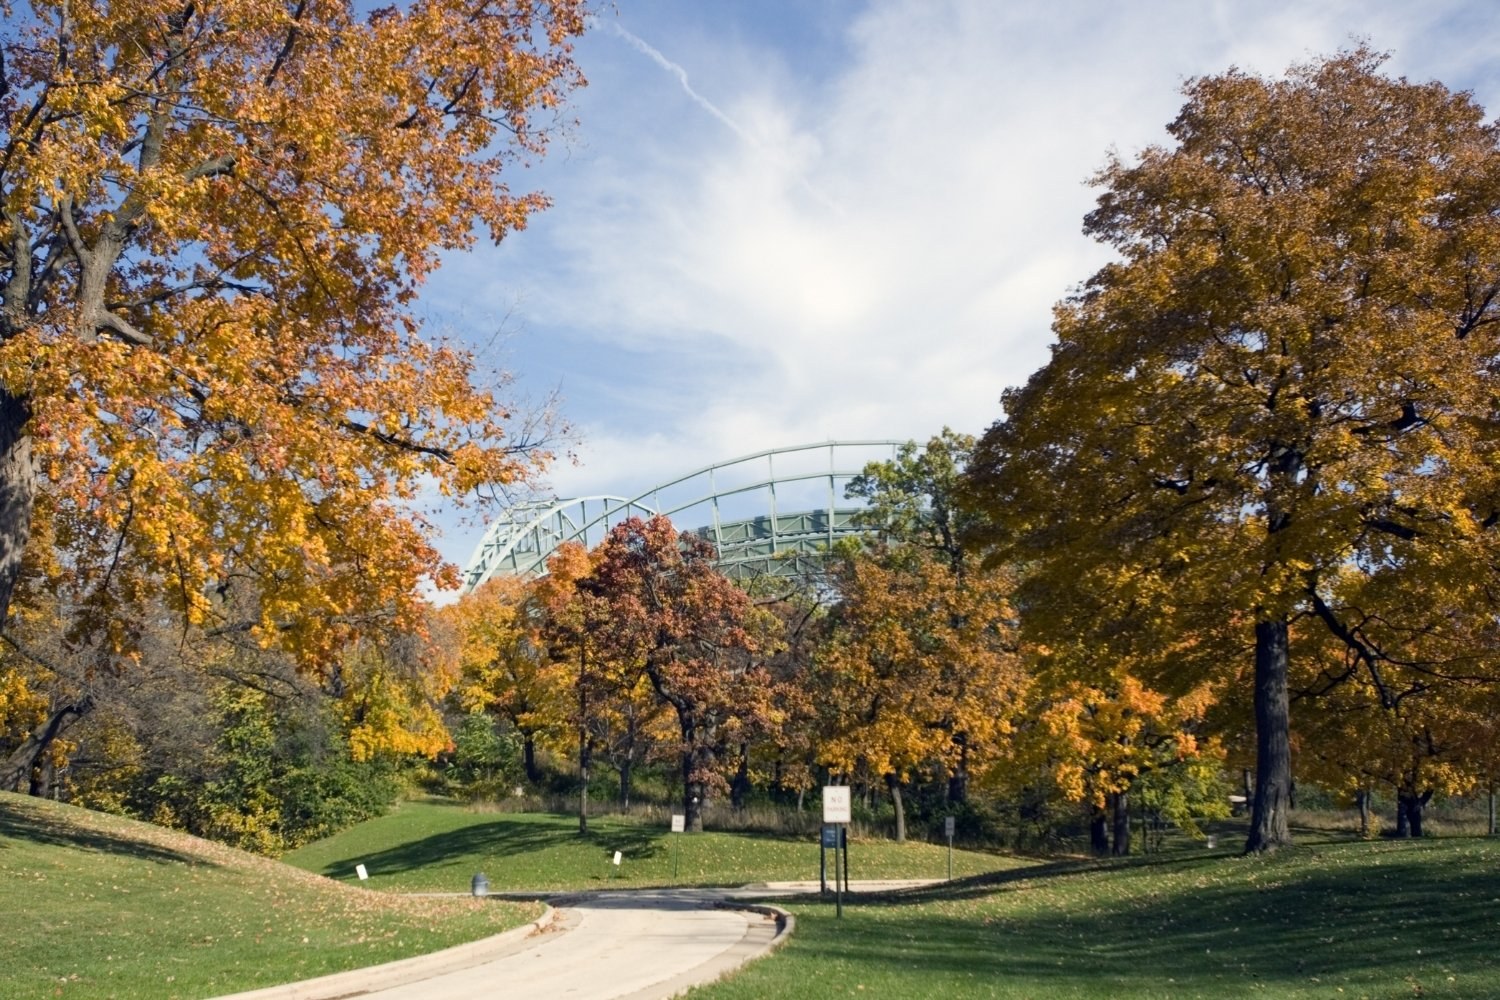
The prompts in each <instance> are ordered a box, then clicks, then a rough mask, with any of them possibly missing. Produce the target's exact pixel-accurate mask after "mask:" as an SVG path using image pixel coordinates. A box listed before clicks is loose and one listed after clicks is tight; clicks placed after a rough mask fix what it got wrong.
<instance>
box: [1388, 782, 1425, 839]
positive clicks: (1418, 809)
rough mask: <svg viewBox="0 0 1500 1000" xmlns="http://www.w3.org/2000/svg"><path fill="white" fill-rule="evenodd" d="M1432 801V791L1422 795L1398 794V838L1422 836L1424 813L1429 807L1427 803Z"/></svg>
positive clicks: (1411, 793) (1412, 793)
mask: <svg viewBox="0 0 1500 1000" xmlns="http://www.w3.org/2000/svg"><path fill="white" fill-rule="evenodd" d="M1431 801H1432V792H1431V790H1428V791H1426V792H1423V793H1422V794H1421V795H1418V794H1416V793H1415V792H1397V793H1396V836H1398V837H1420V836H1422V811H1423V810H1424V809H1425V808H1426V807H1427V803H1428V802H1431Z"/></svg>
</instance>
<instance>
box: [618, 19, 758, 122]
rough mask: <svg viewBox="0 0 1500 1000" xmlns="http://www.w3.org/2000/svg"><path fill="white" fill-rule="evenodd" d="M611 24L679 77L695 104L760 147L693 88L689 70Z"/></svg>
mask: <svg viewBox="0 0 1500 1000" xmlns="http://www.w3.org/2000/svg"><path fill="white" fill-rule="evenodd" d="M610 24H611V25H613V26H614V29H615V31H617V32H618V33H619V35H620V37H621V38H623V39H625V40H626V41H627V42H629V43H630V45H631V47H632V48H634V49H635V50H636V51H637V52H639V53H641V55H643V56H646V57H648V58H649V59H650V60H651V61H652V62H654V63H656V65H658V66H660V67H661V68H662V69H664V70H666V71H667V72H668V73H671V74H672V75H673V76H675V77H677V82H678V83H680V84H682V90H683V92H684V93H685V94H687V95H688V96H689V97H691V98H692V99H693V102H694V103H695V104H697V105H698V106H699V107H700V108H702V109H703V110H704V111H707V112H708V113H709V114H711V115H713V116H714V117H715V118H717V119H719V121H721V122H723V123H724V124H725V125H726V126H727V127H728V128H729V130H730V131H731V132H733V133H734V134H735V135H737V136H739V137H740V138H741V139H744V140H745V141H746V142H748V143H749V144H750V145H752V146H754V147H756V148H757V149H759V148H760V143H758V142H756V141H755V138H754V137H753V136H751V135H750V133H749V132H746V131H745V130H744V129H743V128H741V127H740V124H739V122H737V121H735V120H734V119H733V118H730V117H729V116H728V115H726V114H725V113H724V112H722V111H720V110H719V109H718V107H717V106H716V105H715V104H714V102H713V101H710V100H709V99H708V98H706V97H704V96H703V95H702V94H700V93H698V92H697V91H696V90H694V89H693V85H692V84H691V83H688V75H687V70H685V69H683V68H682V67H681V66H679V65H678V64H677V63H674V62H673V61H672V60H670V59H668V58H667V57H666V56H664V55H662V54H661V52H660V51H659V50H658V49H656V48H655V47H654V46H652V45H651V43H650V42H648V41H646V40H645V39H644V38H642V37H641V36H639V35H636V34H633V33H631V32H630V31H628V30H626V29H625V28H622V27H620V25H619V22H617V21H611V22H610Z"/></svg>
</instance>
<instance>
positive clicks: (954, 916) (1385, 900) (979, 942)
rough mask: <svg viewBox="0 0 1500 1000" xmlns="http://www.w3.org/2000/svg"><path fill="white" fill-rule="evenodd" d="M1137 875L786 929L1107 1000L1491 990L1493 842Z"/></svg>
mask: <svg viewBox="0 0 1500 1000" xmlns="http://www.w3.org/2000/svg"><path fill="white" fill-rule="evenodd" d="M1096 867H1098V866H1096ZM1155 868H1156V870H1147V869H1146V868H1145V867H1144V866H1139V867H1135V868H1125V867H1117V868H1115V869H1113V870H1099V871H1097V872H1096V871H1091V870H1090V868H1089V867H1088V866H1086V865H1084V864H1073V865H1053V866H1042V867H1040V868H1036V869H1030V870H1028V871H1026V872H1017V873H1009V872H1007V873H1000V874H998V875H994V876H985V877H984V878H982V879H970V880H966V882H965V883H961V884H949V885H948V886H945V887H937V888H933V889H928V890H924V891H920V892H907V893H901V894H890V895H887V896H884V897H880V898H870V897H866V896H863V895H861V896H859V897H857V898H856V899H851V900H849V901H847V902H846V903H845V906H846V907H849V908H853V910H854V911H856V912H861V919H858V920H846V921H844V922H843V923H842V924H841V925H836V922H835V921H833V920H831V919H829V914H828V912H827V909H828V908H827V907H824V908H823V909H822V910H816V911H814V912H812V913H807V912H806V911H805V910H804V909H803V908H801V907H796V908H797V909H798V910H799V912H798V920H799V925H798V934H799V936H800V937H801V938H802V942H801V943H802V944H804V945H806V946H810V947H811V948H812V949H814V950H816V949H820V948H822V949H829V950H836V951H837V952H838V954H839V956H840V958H841V959H844V960H846V961H848V962H850V963H852V964H853V965H854V966H855V967H857V968H858V967H864V966H869V967H871V968H879V967H882V966H885V967H888V968H890V969H892V970H893V971H894V970H897V969H907V968H911V967H921V968H923V969H925V970H929V971H931V972H934V973H937V974H940V975H946V976H951V977H952V978H953V979H954V981H955V982H958V981H962V980H964V978H965V977H977V978H978V980H979V981H981V982H983V981H985V980H986V979H987V978H989V977H994V979H995V980H1000V979H1003V980H1006V981H1008V982H1012V983H1015V982H1021V983H1028V984H1032V985H1034V986H1035V987H1036V991H1035V992H1036V995H1039V996H1050V995H1054V991H1055V993H1056V995H1068V996H1072V995H1075V994H1074V992H1070V991H1073V990H1075V989H1081V988H1082V984H1084V983H1090V984H1093V986H1091V987H1090V989H1093V988H1096V987H1097V986H1099V985H1100V984H1112V985H1113V986H1114V987H1116V988H1117V989H1118V990H1119V991H1120V992H1119V995H1122V996H1123V995H1141V994H1140V992H1139V991H1147V990H1152V991H1158V992H1159V991H1162V990H1167V991H1169V992H1171V993H1172V994H1173V995H1179V994H1181V995H1187V996H1192V995H1208V996H1238V995H1244V993H1245V991H1248V990H1250V989H1254V988H1256V984H1262V985H1264V984H1276V985H1278V986H1279V987H1282V988H1286V987H1291V988H1294V989H1306V990H1309V991H1317V990H1321V991H1322V992H1320V993H1317V994H1316V995H1333V994H1332V992H1331V991H1332V990H1333V989H1334V986H1335V985H1336V984H1338V983H1341V982H1349V983H1354V984H1360V986H1359V988H1360V989H1361V990H1362V991H1373V993H1372V995H1379V996H1394V995H1397V994H1398V993H1399V994H1402V995H1413V994H1414V993H1415V994H1416V995H1421V994H1423V993H1433V994H1435V995H1442V996H1450V997H1494V996H1496V995H1500V954H1497V949H1496V948H1495V941H1496V940H1497V936H1500V914H1497V906H1496V901H1497V899H1500V845H1495V844H1494V843H1485V842H1483V841H1472V842H1468V843H1461V844H1454V843H1452V842H1448V843H1437V844H1422V843H1418V844H1405V845H1401V846H1400V847H1391V846H1390V845H1374V846H1371V845H1348V846H1347V847H1344V846H1342V845H1341V846H1339V847H1335V848H1330V849H1325V848H1323V847H1316V848H1309V849H1304V850H1302V851H1295V852H1288V854H1287V856H1285V857H1282V856H1279V855H1278V856H1277V857H1275V858H1272V859H1265V858H1243V859H1238V858H1225V857H1222V856H1221V857H1219V858H1211V857H1210V858H1204V859H1197V860H1187V859H1184V860H1183V861H1181V862H1179V863H1177V864H1175V865H1172V866H1170V869H1169V868H1168V866H1155ZM1022 882H1027V883H1029V884H1028V885H1027V886H1026V887H1025V891H1023V893H1022V894H1020V895H1011V894H1010V892H1009V890H1013V889H1016V888H1018V887H1019V883H1022ZM1002 894H1004V897H1005V898H1002ZM1028 897H1029V898H1028ZM792 905H793V906H794V907H795V906H796V904H795V903H793V904H792ZM809 918H810V919H809ZM792 944H793V947H796V946H798V944H799V942H798V941H797V940H794V941H793V942H792ZM968 981H970V982H972V981H973V979H972V978H970V979H969V980H968ZM1320 984H1321V985H1320ZM1079 995H1094V994H1093V993H1087V994H1079ZM1101 995H1102V994H1101ZM1153 995H1155V993H1153ZM1297 995H1302V994H1300V993H1298V994H1297ZM1307 995H1314V994H1313V993H1312V992H1309V993H1308V994H1307ZM1355 995H1359V994H1358V993H1356V994H1355Z"/></svg>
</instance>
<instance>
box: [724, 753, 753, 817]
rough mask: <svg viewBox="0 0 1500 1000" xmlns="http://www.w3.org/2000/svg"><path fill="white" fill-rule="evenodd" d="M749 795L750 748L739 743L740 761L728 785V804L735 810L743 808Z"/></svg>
mask: <svg viewBox="0 0 1500 1000" xmlns="http://www.w3.org/2000/svg"><path fill="white" fill-rule="evenodd" d="M749 797H750V748H749V747H748V746H747V745H745V744H744V743H741V744H740V763H739V767H737V768H736V769H735V772H734V781H732V782H730V785H729V804H730V805H731V806H733V807H734V808H735V809H736V810H740V809H743V808H745V801H746V800H747V799H748V798H749Z"/></svg>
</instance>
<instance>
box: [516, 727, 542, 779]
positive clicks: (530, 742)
mask: <svg viewBox="0 0 1500 1000" xmlns="http://www.w3.org/2000/svg"><path fill="white" fill-rule="evenodd" d="M521 767H522V768H523V769H524V770H525V771H526V780H527V781H528V782H530V783H531V784H533V785H540V784H541V783H542V771H541V768H539V767H537V766H536V734H535V733H526V734H524V735H523V736H522V737H521Z"/></svg>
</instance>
